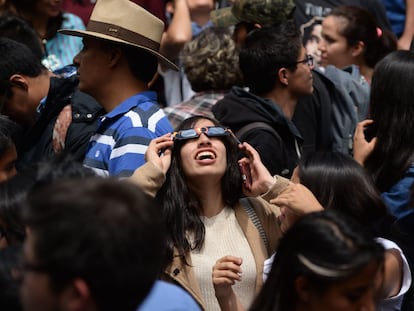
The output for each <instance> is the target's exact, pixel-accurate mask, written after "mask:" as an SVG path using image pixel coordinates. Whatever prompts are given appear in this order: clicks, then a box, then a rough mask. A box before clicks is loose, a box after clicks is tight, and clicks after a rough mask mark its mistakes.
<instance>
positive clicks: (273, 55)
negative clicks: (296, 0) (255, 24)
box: [239, 20, 302, 96]
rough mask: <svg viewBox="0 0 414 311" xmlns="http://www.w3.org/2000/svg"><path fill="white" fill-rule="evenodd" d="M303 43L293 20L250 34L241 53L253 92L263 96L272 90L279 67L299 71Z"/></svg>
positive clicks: (243, 70) (243, 72) (246, 75)
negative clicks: (297, 64)
mask: <svg viewBox="0 0 414 311" xmlns="http://www.w3.org/2000/svg"><path fill="white" fill-rule="evenodd" d="M301 40H302V39H301V33H300V30H299V28H298V27H297V26H296V24H295V22H294V21H292V20H288V21H286V22H283V23H281V24H279V25H278V26H274V27H264V28H260V29H257V30H254V31H252V32H250V33H249V35H248V36H247V38H246V40H245V42H244V46H243V48H242V49H241V51H240V55H239V65H240V69H241V71H242V74H243V78H244V82H245V84H246V86H248V87H249V88H250V91H251V92H253V93H254V94H256V95H259V96H262V95H264V94H266V93H268V92H270V91H271V90H273V89H274V88H275V85H276V81H278V71H279V69H280V68H283V67H286V68H289V69H291V70H293V71H294V70H296V65H295V63H296V61H297V60H298V57H299V55H300V53H301V49H302V41H301Z"/></svg>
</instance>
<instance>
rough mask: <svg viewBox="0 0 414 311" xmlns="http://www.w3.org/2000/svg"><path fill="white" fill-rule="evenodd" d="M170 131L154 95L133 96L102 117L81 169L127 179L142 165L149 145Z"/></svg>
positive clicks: (151, 93)
mask: <svg viewBox="0 0 414 311" xmlns="http://www.w3.org/2000/svg"><path fill="white" fill-rule="evenodd" d="M172 130H173V129H172V127H171V124H170V123H169V121H168V119H167V117H166V116H165V114H164V112H163V111H162V109H160V108H159V106H158V104H157V95H156V93H155V92H152V91H146V92H142V93H139V94H137V95H134V96H132V97H130V98H128V99H127V100H125V101H124V102H122V103H121V104H119V105H118V106H117V107H116V108H115V109H113V110H112V111H111V112H109V113H107V114H106V115H105V116H103V117H102V119H101V120H100V123H99V125H98V129H97V131H96V134H95V135H93V136H92V137H91V140H90V142H89V146H88V150H87V152H86V157H85V160H84V165H85V166H87V167H90V168H92V169H93V170H94V171H95V172H96V173H97V174H98V175H100V176H119V177H127V176H131V175H132V173H133V172H134V170H135V169H136V168H138V167H139V166H141V165H143V164H144V163H145V159H144V155H145V151H146V150H147V148H148V145H149V143H150V141H151V140H152V139H153V138H155V137H158V136H161V135H164V134H166V133H169V132H171V131H172Z"/></svg>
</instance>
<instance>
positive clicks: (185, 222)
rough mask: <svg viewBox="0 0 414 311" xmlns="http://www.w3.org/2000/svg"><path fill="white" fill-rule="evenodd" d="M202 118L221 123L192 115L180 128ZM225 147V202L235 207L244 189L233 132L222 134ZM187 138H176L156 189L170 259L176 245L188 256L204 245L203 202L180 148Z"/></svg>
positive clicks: (206, 118)
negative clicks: (191, 182) (190, 181)
mask: <svg viewBox="0 0 414 311" xmlns="http://www.w3.org/2000/svg"><path fill="white" fill-rule="evenodd" d="M199 120H210V121H211V122H213V124H214V125H215V126H220V124H219V123H218V121H217V120H215V119H212V118H208V117H204V116H193V117H190V118H188V119H186V120H184V121H183V122H182V123H181V124H180V125H179V126H178V127H177V129H176V130H177V131H180V130H182V129H188V128H192V127H194V125H195V124H196V123H197V122H198V121H199ZM222 141H223V143H224V145H225V147H226V156H227V167H226V171H225V173H224V176H223V178H222V180H221V185H222V187H221V188H222V192H223V198H224V203H225V204H226V205H227V206H229V207H233V206H234V205H235V204H236V203H237V202H238V200H239V198H240V196H241V193H242V182H241V175H240V171H239V168H238V163H237V156H238V147H237V144H236V142H235V141H234V138H232V137H231V136H224V137H222ZM185 144H186V141H185V140H183V141H180V140H176V141H175V142H174V148H173V150H172V156H171V166H170V168H169V170H168V172H167V177H166V181H165V183H164V185H163V186H162V187H161V189H160V190H159V191H158V193H157V200H158V202H159V204H160V205H161V206H162V210H163V212H162V213H163V215H164V217H165V221H166V223H167V261H170V260H171V259H172V254H173V249H174V247H175V248H176V249H177V250H178V253H179V255H180V256H181V257H182V258H183V260H185V255H186V254H187V253H188V252H190V251H191V250H193V249H201V247H202V246H203V243H204V234H205V228H204V224H203V222H202V221H201V218H200V202H199V201H198V198H197V196H196V194H195V193H193V192H192V191H191V190H190V188H189V186H188V185H187V182H186V180H185V177H184V175H183V170H182V163H181V162H182V159H181V148H182V147H183V146H184V145H185ZM188 233H192V234H193V241H194V242H193V244H191V243H190V241H189V240H188V238H187V237H188Z"/></svg>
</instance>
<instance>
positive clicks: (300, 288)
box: [295, 276, 311, 303]
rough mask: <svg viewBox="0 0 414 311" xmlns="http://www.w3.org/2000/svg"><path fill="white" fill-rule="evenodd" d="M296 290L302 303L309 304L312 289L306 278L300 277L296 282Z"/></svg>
mask: <svg viewBox="0 0 414 311" xmlns="http://www.w3.org/2000/svg"><path fill="white" fill-rule="evenodd" d="M295 290H296V293H297V296H298V299H299V300H300V302H302V303H308V302H309V300H310V297H311V289H310V286H309V282H308V280H307V279H306V278H305V277H304V276H298V277H297V278H296V280H295Z"/></svg>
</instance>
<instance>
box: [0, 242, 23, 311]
mask: <svg viewBox="0 0 414 311" xmlns="http://www.w3.org/2000/svg"><path fill="white" fill-rule="evenodd" d="M20 255H21V246H9V247H7V248H4V249H1V250H0V306H1V308H2V309H3V310H7V311H21V310H23V307H22V304H21V302H20V294H19V288H20V277H19V274H21V268H22V267H21V262H20Z"/></svg>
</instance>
